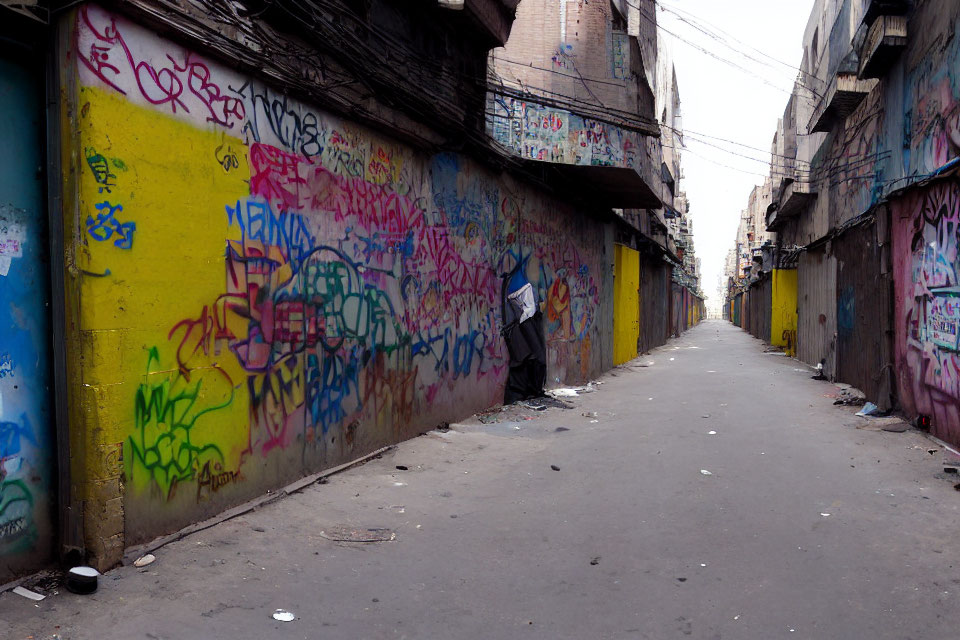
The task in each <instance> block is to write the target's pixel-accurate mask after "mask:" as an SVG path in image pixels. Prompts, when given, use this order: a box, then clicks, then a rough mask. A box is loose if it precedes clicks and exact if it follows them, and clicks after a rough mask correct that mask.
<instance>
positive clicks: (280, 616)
mask: <svg viewBox="0 0 960 640" xmlns="http://www.w3.org/2000/svg"><path fill="white" fill-rule="evenodd" d="M273 619H274V620H279V621H280V622H293V621H294V620H296V619H297V616H295V615H293V614H292V613H291V612H289V611H284V610H283V609H277V610H276V611H274V612H273Z"/></svg>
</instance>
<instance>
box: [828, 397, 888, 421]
mask: <svg viewBox="0 0 960 640" xmlns="http://www.w3.org/2000/svg"><path fill="white" fill-rule="evenodd" d="M839 402H840V401H839V400H838V401H837V402H835V403H834V404H837V403H839ZM855 415H858V416H860V417H862V418H868V417H871V416H878V415H880V408H879V407H878V406H877V405H875V404H873V403H872V402H866V403H864V405H863V409H860V411H857V413H856V414H855Z"/></svg>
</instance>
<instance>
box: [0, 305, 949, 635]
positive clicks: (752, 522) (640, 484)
mask: <svg viewBox="0 0 960 640" xmlns="http://www.w3.org/2000/svg"><path fill="white" fill-rule="evenodd" d="M650 363H652V364H650ZM641 365H648V366H641ZM810 375H811V373H810V371H809V369H808V368H807V367H805V366H804V365H802V364H800V363H798V362H797V361H795V360H792V359H790V358H786V357H784V356H782V355H776V354H769V353H765V352H764V347H763V344H762V343H760V342H759V341H757V340H754V339H753V338H751V337H750V336H748V335H746V334H745V333H743V332H741V331H740V330H739V329H736V328H735V327H732V326H730V325H729V324H727V323H725V322H720V321H712V322H705V323H704V324H702V325H700V326H699V327H697V328H695V329H693V330H691V331H690V332H689V333H687V334H686V335H685V336H684V337H683V338H681V339H679V340H674V341H672V342H671V343H670V344H668V345H667V346H665V347H663V348H660V349H658V350H656V351H654V352H653V353H652V354H650V355H649V356H641V358H639V359H638V360H636V361H634V362H633V363H630V364H629V365H627V366H624V367H619V368H617V369H615V370H614V371H612V372H610V373H608V374H607V375H606V376H604V377H603V378H602V380H601V382H602V383H603V384H600V385H598V386H597V388H596V390H595V391H594V392H592V393H587V394H584V395H581V396H579V397H576V398H572V399H570V404H571V405H573V406H574V407H575V408H572V409H560V408H551V409H549V410H547V411H544V412H536V411H532V410H512V411H510V412H506V413H503V414H492V415H490V416H486V417H485V418H484V420H486V421H487V422H488V423H487V424H485V423H483V422H481V421H480V420H476V419H474V420H470V421H467V422H466V423H464V424H463V425H456V426H455V427H454V429H452V430H451V431H449V432H445V433H440V432H433V433H430V434H427V435H425V436H422V437H420V438H416V439H414V440H411V441H408V442H406V443H403V444H401V445H399V446H398V447H397V448H396V449H395V450H392V451H390V452H388V453H386V454H384V455H383V457H382V458H381V459H376V460H372V461H370V462H368V463H366V464H364V465H362V466H359V467H355V468H353V469H350V470H349V471H346V472H344V473H341V474H338V475H336V476H333V477H331V478H330V480H329V482H328V483H327V484H317V485H311V486H310V487H308V488H307V489H305V490H304V491H302V492H300V493H297V494H295V495H292V496H290V497H288V498H285V499H283V500H281V501H279V502H276V503H273V504H271V505H268V506H266V507H263V508H261V509H259V510H257V511H256V512H253V513H249V514H246V515H243V516H241V517H238V518H236V519H233V520H230V521H227V522H225V523H222V524H220V525H218V526H216V527H214V528H211V529H208V530H206V531H203V532H200V533H197V534H195V535H192V536H190V537H188V538H186V539H184V540H182V541H179V542H176V543H173V544H170V545H168V546H166V547H164V548H162V549H160V550H159V551H158V552H157V554H156V555H157V561H156V562H155V563H154V564H152V565H150V566H149V567H146V568H144V569H136V568H134V567H124V568H120V569H117V570H115V571H112V572H110V573H109V574H107V575H106V576H104V577H103V578H101V587H100V590H99V592H98V593H96V594H95V595H92V596H77V595H73V594H70V593H66V592H63V593H60V594H59V595H55V596H51V597H49V598H47V599H46V600H44V601H43V602H40V603H33V602H30V601H28V600H26V599H24V598H21V597H19V596H16V595H12V594H10V593H6V594H3V595H2V596H0V638H4V639H6V638H15V639H20V638H28V637H31V636H32V637H33V638H35V639H36V640H42V639H44V638H51V637H56V636H55V635H54V634H58V636H59V638H61V639H62V640H79V639H88V638H89V639H97V640H111V639H122V640H127V639H140V638H148V639H150V640H161V639H162V640H193V639H220V638H230V639H237V640H242V639H257V640H261V639H287V638H304V639H310V640H312V639H315V638H324V639H326V638H330V639H335V638H350V639H355V638H357V639H359V638H371V639H373V638H376V639H379V638H483V639H495V638H504V639H514V638H551V639H556V638H577V639H593V638H629V639H632V638H655V639H657V638H703V639H709V640H714V639H720V638H730V639H741V638H757V639H761V638H762V639H774V638H790V639H791V640H796V639H799V638H904V639H905V638H914V639H919V638H948V637H956V634H957V633H958V630H960V606H958V605H960V570H958V567H960V542H958V539H957V536H956V535H955V532H956V530H957V524H958V511H957V507H958V505H960V494H958V493H957V492H956V491H955V490H954V488H953V483H954V482H955V481H957V480H958V478H956V477H955V476H945V475H944V474H943V473H942V469H941V465H940V456H939V454H936V455H931V454H929V453H928V449H931V448H933V447H932V445H931V443H930V442H929V441H928V440H926V439H925V438H923V437H922V435H920V434H919V433H916V432H914V431H908V432H906V433H889V432H884V431H871V430H862V429H857V428H856V426H857V424H858V422H863V420H862V419H861V418H857V417H855V416H853V413H854V411H856V409H853V408H847V407H836V406H834V405H833V404H832V402H833V398H832V396H833V395H835V394H836V393H837V388H836V387H835V386H834V385H832V384H830V383H827V382H818V381H815V380H811V378H810ZM591 412H597V415H596V416H595V417H594V416H593V415H589V414H590V413H591ZM584 413H586V414H588V415H586V416H585V415H583V414H584ZM592 420H596V422H592ZM558 429H559V430H558ZM564 429H566V430H564ZM710 431H716V434H715V435H710V434H709V432H710ZM397 465H403V466H406V467H408V468H409V469H408V470H407V471H401V470H398V469H396V466H397ZM551 465H554V466H556V467H558V468H559V470H554V469H552V468H551ZM701 470H706V471H709V472H710V473H711V475H705V474H703V473H701ZM828 514H829V515H828ZM342 526H346V527H348V528H354V529H359V530H365V529H369V528H374V529H389V530H390V531H392V532H394V533H395V534H396V538H395V539H394V540H392V541H386V542H380V543H343V542H335V541H332V540H330V539H328V538H330V537H336V535H335V532H337V531H338V530H339V529H338V527H342ZM378 533H380V532H378ZM278 608H280V609H284V610H289V611H291V612H292V613H293V614H295V616H296V618H295V620H293V621H292V622H278V621H275V620H274V619H273V618H272V614H273V612H274V611H275V610H276V609H278Z"/></svg>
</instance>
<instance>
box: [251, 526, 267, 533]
mask: <svg viewBox="0 0 960 640" xmlns="http://www.w3.org/2000/svg"><path fill="white" fill-rule="evenodd" d="M253 530H254V531H256V532H257V533H266V531H267V530H266V529H264V528H263V527H253Z"/></svg>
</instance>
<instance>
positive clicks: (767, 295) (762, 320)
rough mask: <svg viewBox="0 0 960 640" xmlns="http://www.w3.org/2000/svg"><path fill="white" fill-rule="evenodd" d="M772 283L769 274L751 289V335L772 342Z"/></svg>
mask: <svg viewBox="0 0 960 640" xmlns="http://www.w3.org/2000/svg"><path fill="white" fill-rule="evenodd" d="M772 296H773V287H772V281H771V279H770V275H769V274H765V275H764V276H763V277H761V279H760V280H758V281H757V282H755V283H754V284H753V285H752V286H751V287H750V335H752V336H753V337H754V338H759V339H760V340H763V341H764V342H770V319H771V308H772V307H771V302H772Z"/></svg>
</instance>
